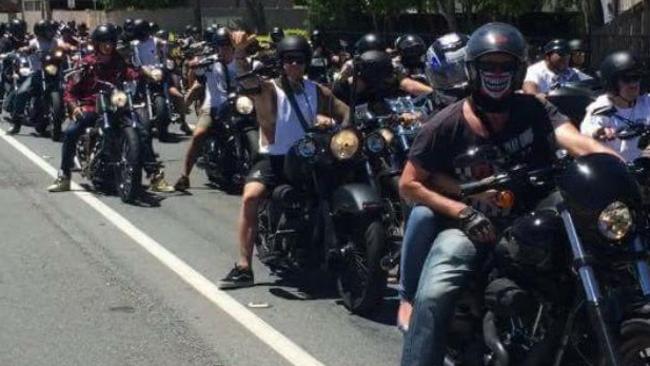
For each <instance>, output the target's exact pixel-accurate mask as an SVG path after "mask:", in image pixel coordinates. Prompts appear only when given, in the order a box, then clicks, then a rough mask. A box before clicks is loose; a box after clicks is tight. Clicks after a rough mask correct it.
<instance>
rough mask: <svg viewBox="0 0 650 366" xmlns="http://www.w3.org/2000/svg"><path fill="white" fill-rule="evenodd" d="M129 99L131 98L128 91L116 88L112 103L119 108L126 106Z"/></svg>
mask: <svg viewBox="0 0 650 366" xmlns="http://www.w3.org/2000/svg"><path fill="white" fill-rule="evenodd" d="M128 100H129V98H128V97H127V95H126V93H125V92H123V91H119V90H116V91H114V92H113V94H112V95H111V104H112V105H114V106H115V107H117V108H124V106H125V105H126V102H128Z"/></svg>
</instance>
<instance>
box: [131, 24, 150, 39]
mask: <svg viewBox="0 0 650 366" xmlns="http://www.w3.org/2000/svg"><path fill="white" fill-rule="evenodd" d="M149 32H150V29H149V22H147V21H146V20H144V19H136V20H135V21H134V22H133V36H134V37H135V38H137V39H144V38H146V37H147V36H148V35H149V34H150V33H149Z"/></svg>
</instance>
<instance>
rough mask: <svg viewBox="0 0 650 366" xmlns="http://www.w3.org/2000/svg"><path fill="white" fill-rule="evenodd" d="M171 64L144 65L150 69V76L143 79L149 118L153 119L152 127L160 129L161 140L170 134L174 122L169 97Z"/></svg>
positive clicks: (144, 96)
mask: <svg viewBox="0 0 650 366" xmlns="http://www.w3.org/2000/svg"><path fill="white" fill-rule="evenodd" d="M171 63H173V62H171V61H170V63H169V65H163V64H156V65H148V66H143V68H144V69H147V70H148V75H149V77H146V78H145V79H143V80H142V83H143V84H144V95H142V96H138V98H140V97H143V98H144V102H145V106H146V112H147V118H148V119H149V121H152V123H151V127H152V128H156V130H157V131H158V138H159V139H161V140H164V139H166V138H167V137H168V136H169V125H170V124H171V123H172V111H173V106H172V103H171V99H170V97H169V87H170V85H169V72H170V71H169V70H168V68H167V67H166V66H171Z"/></svg>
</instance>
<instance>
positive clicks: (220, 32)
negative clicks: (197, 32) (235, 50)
mask: <svg viewBox="0 0 650 366" xmlns="http://www.w3.org/2000/svg"><path fill="white" fill-rule="evenodd" d="M212 43H213V44H214V45H215V46H217V47H228V46H232V38H231V37H230V29H228V28H226V27H220V28H218V29H217V30H216V31H215V32H214V35H213V36H212Z"/></svg>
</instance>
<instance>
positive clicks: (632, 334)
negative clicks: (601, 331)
mask: <svg viewBox="0 0 650 366" xmlns="http://www.w3.org/2000/svg"><path fill="white" fill-rule="evenodd" d="M620 355H621V362H622V364H623V365H625V366H650V320H647V319H633V320H629V321H626V322H624V323H623V326H622V327H621V340H620ZM602 364H604V362H603V363H602Z"/></svg>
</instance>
